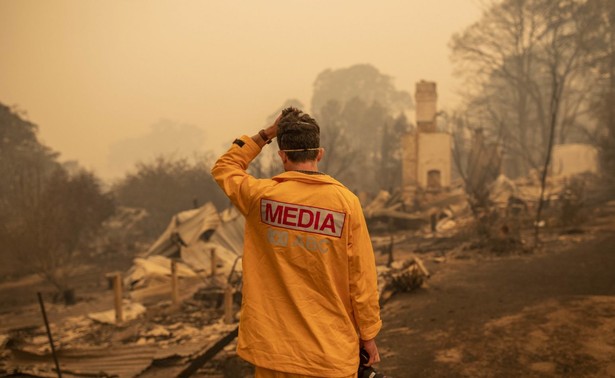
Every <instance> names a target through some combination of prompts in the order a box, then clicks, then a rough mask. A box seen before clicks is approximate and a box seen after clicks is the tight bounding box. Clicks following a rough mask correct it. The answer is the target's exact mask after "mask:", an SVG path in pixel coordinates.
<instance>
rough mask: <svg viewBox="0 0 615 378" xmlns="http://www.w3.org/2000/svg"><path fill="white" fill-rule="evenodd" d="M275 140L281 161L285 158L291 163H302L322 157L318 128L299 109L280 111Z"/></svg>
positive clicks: (291, 108) (314, 122)
mask: <svg viewBox="0 0 615 378" xmlns="http://www.w3.org/2000/svg"><path fill="white" fill-rule="evenodd" d="M277 138H278V147H280V151H282V152H283V154H282V153H281V154H280V156H281V157H282V160H284V158H285V157H286V158H288V160H290V161H291V162H292V163H304V162H308V161H318V160H320V158H321V157H322V149H321V148H320V127H319V126H318V123H316V120H315V119H314V118H312V117H310V116H309V115H308V114H305V113H303V112H302V111H301V110H299V109H296V108H293V107H289V108H286V109H284V110H283V111H282V118H281V119H280V122H279V123H278V131H277Z"/></svg>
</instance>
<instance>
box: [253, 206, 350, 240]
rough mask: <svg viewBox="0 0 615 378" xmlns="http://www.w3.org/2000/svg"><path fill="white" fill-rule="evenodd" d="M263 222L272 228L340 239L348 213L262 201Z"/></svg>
mask: <svg viewBox="0 0 615 378" xmlns="http://www.w3.org/2000/svg"><path fill="white" fill-rule="evenodd" d="M261 221H262V222H263V223H265V224H268V225H271V226H276V227H281V228H286V229H290V230H296V231H303V232H310V233H313V234H319V235H326V236H334V237H337V238H339V237H341V236H342V229H343V228H344V222H345V221H346V213H342V212H339V211H334V210H329V209H321V208H318V207H312V206H304V205H297V204H292V203H284V202H279V201H273V200H268V199H261Z"/></svg>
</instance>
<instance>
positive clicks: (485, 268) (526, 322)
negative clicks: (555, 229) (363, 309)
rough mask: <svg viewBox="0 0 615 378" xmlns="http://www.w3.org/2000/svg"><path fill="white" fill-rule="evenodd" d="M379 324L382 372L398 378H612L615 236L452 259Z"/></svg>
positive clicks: (389, 307) (394, 302)
mask: <svg viewBox="0 0 615 378" xmlns="http://www.w3.org/2000/svg"><path fill="white" fill-rule="evenodd" d="M400 314H404V315H403V316H400ZM382 316H383V320H384V322H385V327H384V329H383V331H382V333H381V334H380V336H379V345H380V349H381V353H382V354H383V357H384V358H383V362H382V363H381V364H380V370H381V371H382V372H384V373H386V374H390V375H391V376H393V377H552V376H566V377H615V236H614V235H612V234H611V235H608V236H603V237H600V238H599V239H597V240H594V241H590V242H586V243H584V244H579V245H576V246H574V247H572V248H570V249H568V250H562V251H548V252H543V253H542V254H540V255H532V256H525V257H507V258H497V259H479V260H471V261H470V260H451V261H449V262H446V263H444V264H441V265H438V266H434V275H433V277H432V279H431V280H430V281H429V287H428V288H427V289H424V290H421V291H418V292H415V293H409V294H402V295H397V296H395V297H393V298H392V299H391V300H390V301H389V302H388V303H387V304H386V305H385V307H384V308H383V313H382Z"/></svg>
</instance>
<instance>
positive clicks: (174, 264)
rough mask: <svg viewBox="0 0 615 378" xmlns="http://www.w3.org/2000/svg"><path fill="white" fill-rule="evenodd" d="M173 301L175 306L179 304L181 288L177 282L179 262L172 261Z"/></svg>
mask: <svg viewBox="0 0 615 378" xmlns="http://www.w3.org/2000/svg"><path fill="white" fill-rule="evenodd" d="M171 300H172V301H173V304H174V305H176V304H177V303H179V286H178V282H177V261H175V260H171Z"/></svg>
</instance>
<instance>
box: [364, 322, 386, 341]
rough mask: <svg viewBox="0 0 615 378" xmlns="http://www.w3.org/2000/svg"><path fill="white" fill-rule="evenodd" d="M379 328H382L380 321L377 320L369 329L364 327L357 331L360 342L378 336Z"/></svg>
mask: <svg viewBox="0 0 615 378" xmlns="http://www.w3.org/2000/svg"><path fill="white" fill-rule="evenodd" d="M380 328H382V320H381V319H378V321H377V322H376V323H374V324H372V325H370V326H369V327H364V328H361V329H360V330H359V332H360V333H361V335H360V336H361V340H371V339H373V338H375V337H376V335H378V332H380Z"/></svg>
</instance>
